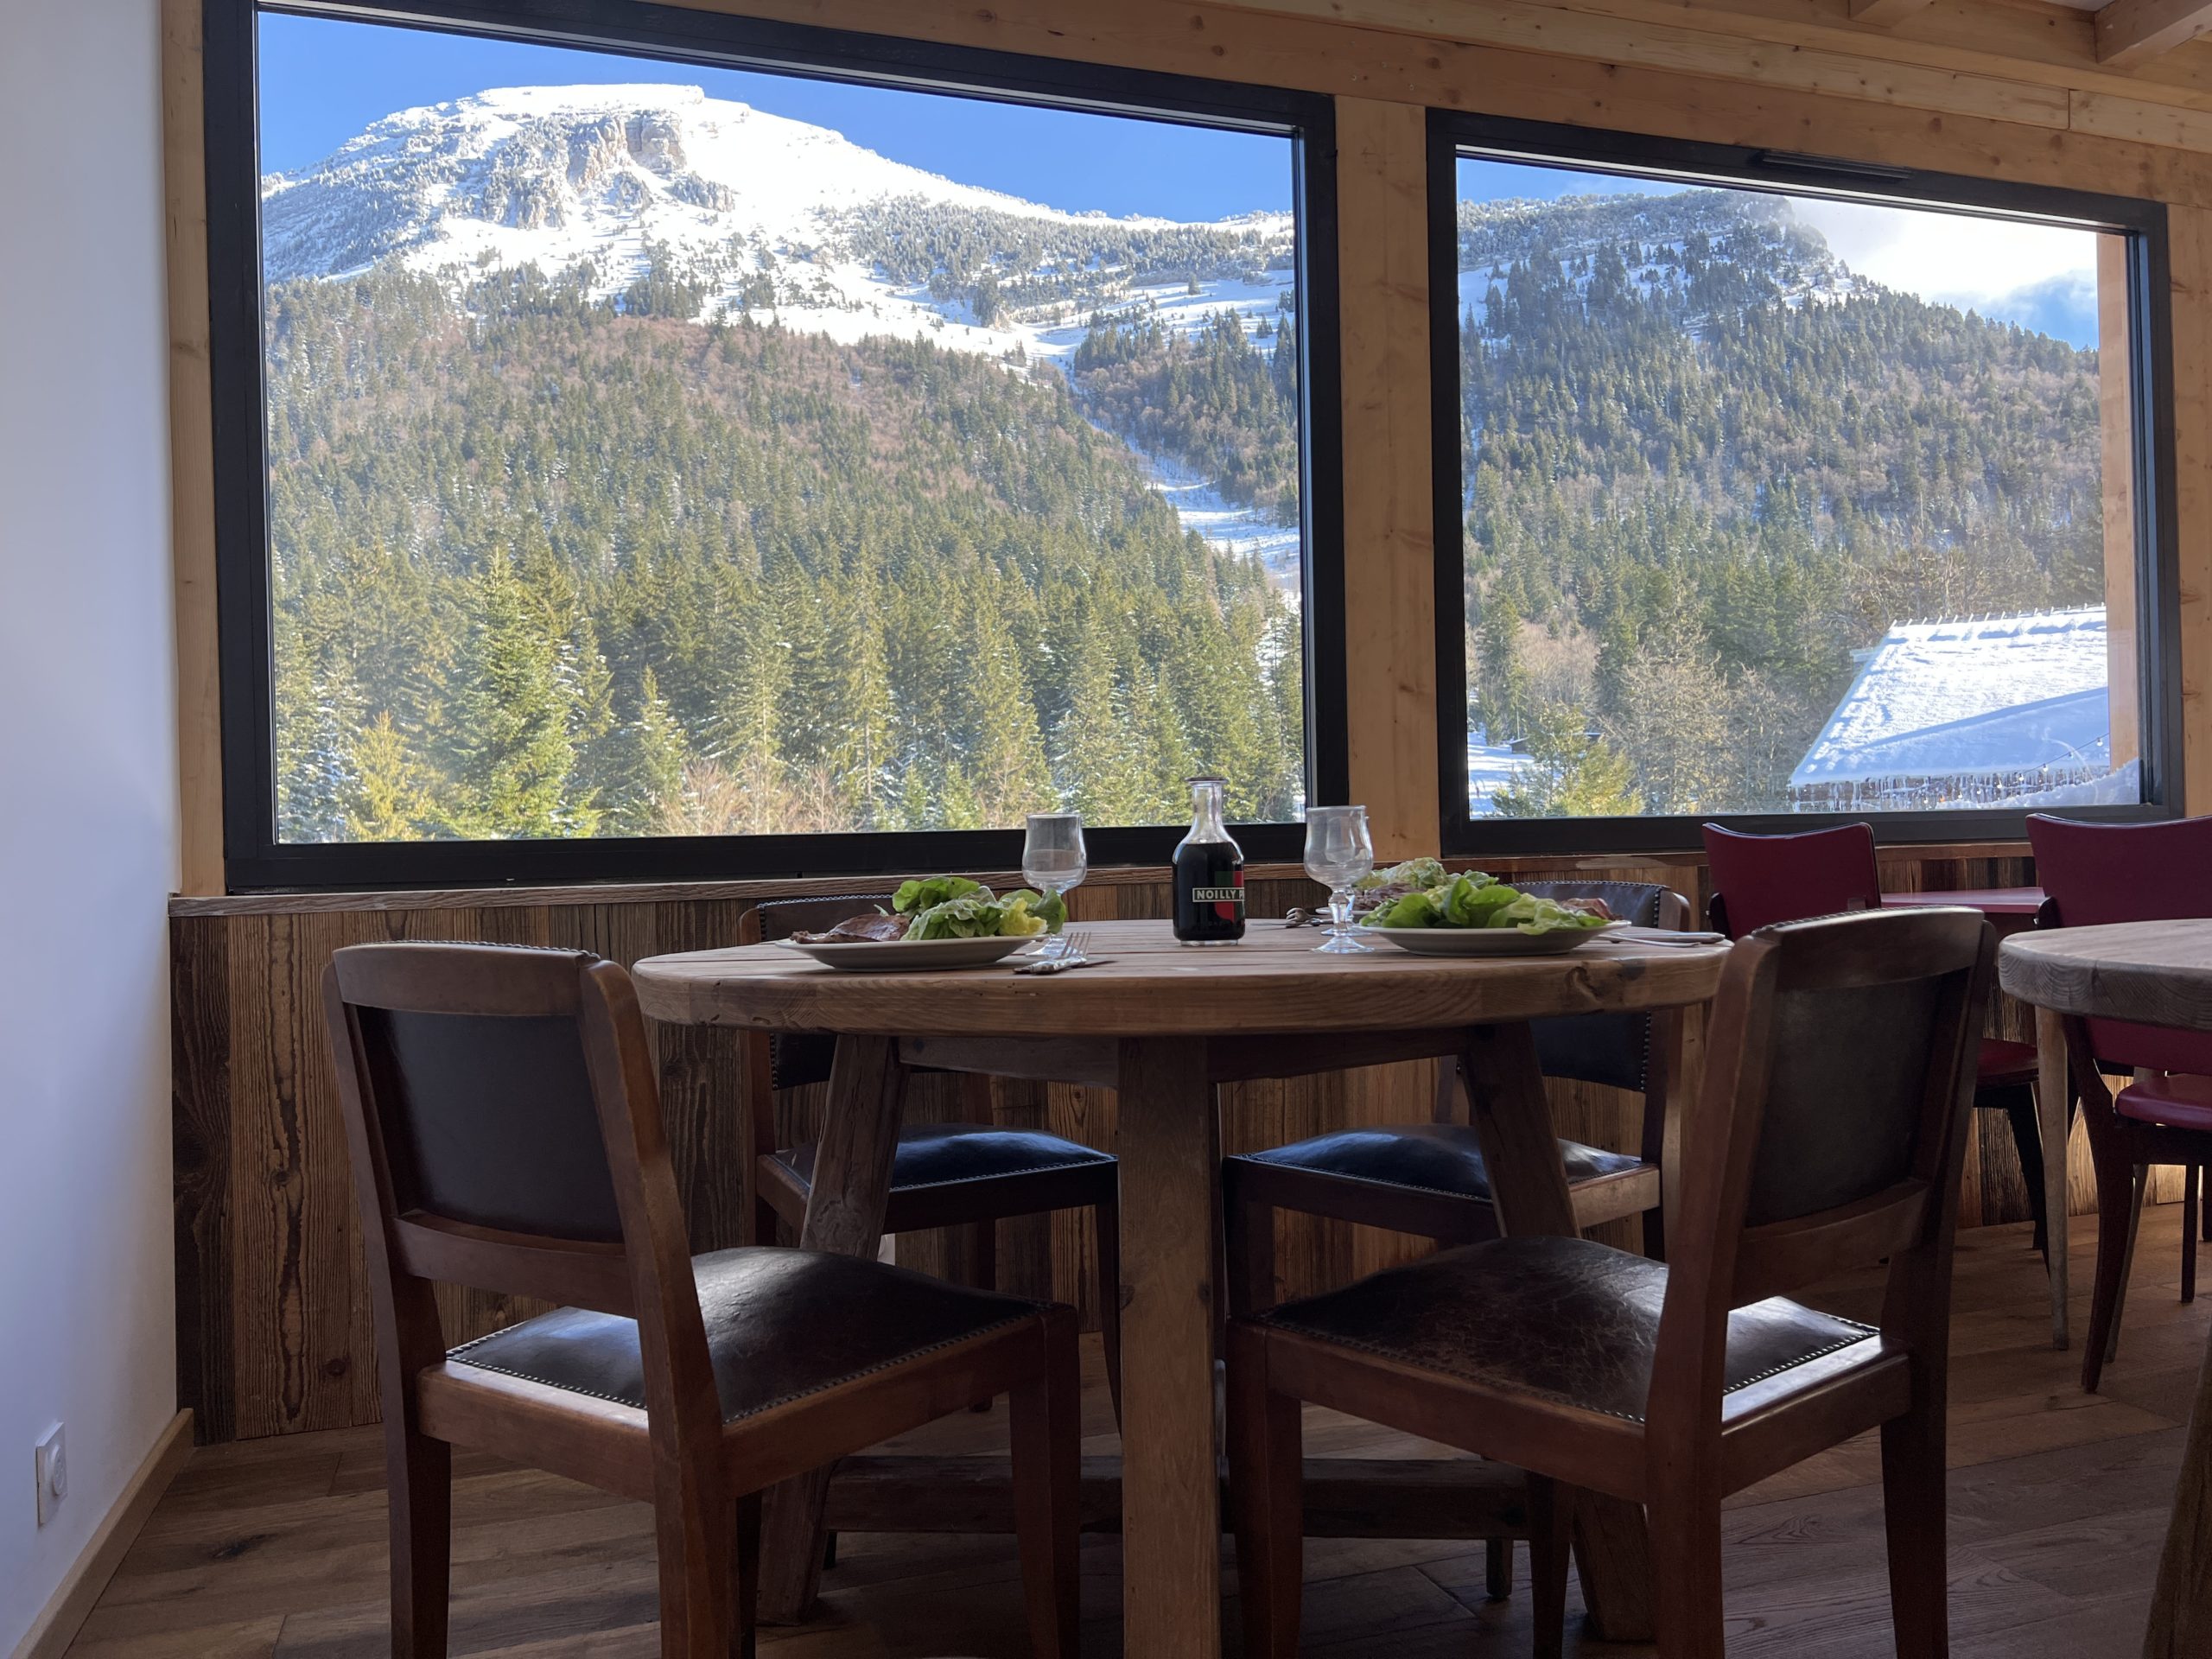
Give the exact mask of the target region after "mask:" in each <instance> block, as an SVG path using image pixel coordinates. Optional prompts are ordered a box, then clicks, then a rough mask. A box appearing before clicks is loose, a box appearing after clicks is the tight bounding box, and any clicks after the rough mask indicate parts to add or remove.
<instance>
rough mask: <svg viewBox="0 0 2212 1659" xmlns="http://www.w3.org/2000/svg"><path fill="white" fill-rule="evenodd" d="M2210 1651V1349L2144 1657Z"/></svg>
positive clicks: (2180, 1657)
mask: <svg viewBox="0 0 2212 1659" xmlns="http://www.w3.org/2000/svg"><path fill="white" fill-rule="evenodd" d="M2207 1651H2212V1351H2208V1352H2207V1353H2206V1355H2205V1357H2204V1364H2203V1368H2202V1370H2201V1371H2200V1372H2199V1373H2198V1376H2197V1379H2196V1408H2195V1409H2194V1410H2192V1411H2191V1412H2190V1414H2189V1440H2188V1442H2187V1444H2186V1445H2185V1446H2183V1450H2182V1454H2181V1477H2180V1478H2179V1480H2178V1481H2177V1482H2176V1484H2175V1487H2174V1512H2173V1516H2172V1518H2171V1520H2170V1521H2169V1522H2167V1523H2166V1548H2165V1551H2164V1554H2161V1555H2160V1556H2159V1558H2158V1588H2157V1589H2156V1590H2154V1591H2152V1594H2151V1623H2150V1627H2149V1628H2148V1629H2147V1630H2145V1631H2144V1633H2143V1659H2193V1656H2196V1655H2197V1654H2201V1653H2204V1652H2207Z"/></svg>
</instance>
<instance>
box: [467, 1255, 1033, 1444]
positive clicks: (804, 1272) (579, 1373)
mask: <svg viewBox="0 0 2212 1659" xmlns="http://www.w3.org/2000/svg"><path fill="white" fill-rule="evenodd" d="M691 1272H692V1276H693V1278H694V1279H695V1281H696V1282H697V1284H698V1287H699V1312H700V1313H701V1315H702V1317H703V1318H704V1319H705V1320H706V1325H707V1351H708V1353H709V1357H711V1358H712V1360H713V1362H714V1368H715V1389H717V1391H718V1392H719V1393H720V1394H721V1407H722V1421H724V1422H726V1423H727V1422H734V1421H737V1420H738V1419H739V1418H741V1417H749V1416H751V1415H753V1414H754V1413H756V1412H761V1411H766V1409H767V1408H769V1407H771V1406H774V1405H780V1404H782V1403H783V1402H785V1401H787V1400H793V1399H797V1398H798V1397H799V1396H800V1395H808V1394H817V1393H819V1392H821V1390H823V1389H827V1388H830V1387H833V1386H835V1385H836V1384H837V1383H843V1382H847V1381H849V1380H850V1379H851V1378H854V1377H856V1376H861V1375H863V1374H865V1373H867V1372H869V1371H877V1370H883V1369H884V1368H885V1367H887V1366H890V1365H895V1364H898V1363H899V1362H901V1361H903V1360H910V1359H914V1358H918V1357H920V1356H921V1355H923V1354H925V1353H928V1352H929V1351H931V1350H932V1349H937V1348H942V1347H944V1345H945V1344H948V1343H954V1342H958V1341H961V1340H963V1338H969V1337H973V1336H979V1335H981V1334H982V1332H986V1331H989V1330H993V1329H995V1328H996V1327H998V1326H1001V1325H1012V1324H1014V1323H1015V1322H1017V1321H1019V1320H1021V1319H1030V1318H1033V1317H1034V1316H1035V1314H1036V1313H1037V1310H1038V1307H1039V1306H1040V1305H1039V1304H1038V1303H1036V1302H1029V1301H1023V1300H1020V1299H1019V1298H1017V1297H1013V1296H999V1295H995V1294H992V1293H991V1292H989V1291H983V1290H970V1289H969V1288H967V1287H965V1286H961V1285H952V1284H947V1283H946V1282H945V1281H944V1280H942V1279H931V1278H929V1277H927V1276H925V1274H918V1273H910V1272H908V1271H906V1269H905V1268H893V1267H886V1266H885V1265H883V1264H882V1263H881V1262H870V1261H863V1260H861V1259H860V1258H858V1257H855V1256H847V1255H823V1254H821V1253H820V1252H818V1251H814V1250H786V1249H774V1248H772V1247H770V1246H766V1245H747V1246H745V1247H743V1248H741V1249H734V1250H718V1251H716V1252H715V1253H714V1254H713V1255H702V1256H698V1257H696V1258H695V1259H694V1260H693V1262H692V1263H691ZM448 1359H449V1361H450V1362H451V1363H454V1364H456V1365H476V1366H480V1367H482V1368H483V1369H484V1370H489V1371H499V1372H501V1373H503V1374H504V1375H505V1376H519V1377H525V1378H528V1379H529V1380H530V1381H531V1382H534V1383H545V1384H547V1385H548V1386H550V1387H552V1388H556V1389H569V1390H570V1391H571V1392H573V1393H576V1394H588V1395H591V1396H593V1397H594V1399H599V1400H613V1401H615V1402H619V1403H620V1404H622V1405H626V1406H635V1407H637V1408H639V1409H640V1410H642V1409H643V1408H644V1407H645V1373H644V1370H643V1367H642V1363H641V1361H640V1359H639V1352H638V1327H637V1324H636V1322H635V1321H634V1320H631V1319H620V1318H617V1317H615V1316H614V1315H613V1314H609V1313H589V1312H587V1311H586V1310H584V1309H582V1308H577V1307H563V1308H556V1310H554V1311H553V1312H552V1313H543V1314H540V1315H539V1316H538V1317H537V1318H536V1319H525V1320H524V1321H523V1322H522V1323H521V1324H520V1325H510V1326H509V1327H508V1328H507V1329H505V1331H499V1332H493V1334H492V1335H490V1336H488V1337H480V1338H477V1340H475V1341H474V1342H472V1343H467V1344H464V1345H463V1346H461V1347H459V1348H456V1349H454V1351H453V1352H452V1353H451V1354H450V1355H449V1356H448Z"/></svg>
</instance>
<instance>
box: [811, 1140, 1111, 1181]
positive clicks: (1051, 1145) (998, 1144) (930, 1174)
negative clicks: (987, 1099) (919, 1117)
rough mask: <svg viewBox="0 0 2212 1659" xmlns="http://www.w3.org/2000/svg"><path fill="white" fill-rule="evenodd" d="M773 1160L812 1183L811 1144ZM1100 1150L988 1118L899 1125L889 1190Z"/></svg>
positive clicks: (1082, 1158) (1074, 1160) (1065, 1160)
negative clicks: (1004, 1125)
mask: <svg viewBox="0 0 2212 1659" xmlns="http://www.w3.org/2000/svg"><path fill="white" fill-rule="evenodd" d="M776 1161H777V1162H778V1163H779V1164H781V1165H783V1166H784V1167H785V1168H786V1169H788V1170H790V1171H791V1173H792V1174H793V1175H794V1176H796V1177H797V1178H798V1183H799V1185H802V1186H811V1185H813V1184H814V1148H813V1147H811V1146H804V1147H785V1148H784V1149H783V1150H782V1151H780V1152H779V1153H777V1154H776ZM1113 1161H1114V1159H1113V1155H1112V1154H1110V1153H1103V1152H1099V1151H1097V1150H1096V1149H1094V1148H1092V1147H1086V1146H1083V1145H1080V1144H1078V1143H1077V1142H1076V1141H1063V1140H1062V1139H1060V1137H1059V1136H1058V1135H1046V1134H1045V1133H1043V1132H1042V1131H1041V1130H1038V1129H1007V1128H997V1127H996V1126H995V1125H992V1124H989V1123H915V1124H912V1125H909V1126H908V1127H907V1128H902V1129H900V1130H899V1150H898V1152H897V1153H896V1154H894V1155H893V1158H892V1160H891V1190H892V1191H893V1192H909V1191H912V1189H914V1188H916V1187H924V1186H951V1185H955V1184H956V1183H958V1182H961V1181H991V1180H997V1179H1000V1178H1001V1177H1002V1176H1007V1175H1030V1174H1034V1173H1038V1172H1039V1171H1043V1170H1048V1169H1075V1168H1078V1167H1080V1166H1084V1165H1086V1164H1110V1163H1112V1162H1113Z"/></svg>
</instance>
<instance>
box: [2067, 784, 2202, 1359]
mask: <svg viewBox="0 0 2212 1659" xmlns="http://www.w3.org/2000/svg"><path fill="white" fill-rule="evenodd" d="M2028 840H2029V842H2030V844H2031V845H2032V846H2033V847H2034V849H2035V854H2036V879H2037V881H2039V882H2040V883H2042V886H2043V890H2044V894H2045V900H2044V908H2043V913H2042V914H2041V915H2039V916H2037V918H2036V925H2037V926H2038V927H2099V926H2103V925H2107V924H2108V923H2113V922H2164V921H2172V920H2175V919H2177V918H2183V917H2212V818H2183V819H2182V820H2180V821H2179V822H2178V823H2125V824H2119V823H2072V822H2069V820H2067V819H2065V818H2050V817H2040V816H2038V817H2031V818H2030V819H2029V820H2028ZM2066 1046H2067V1053H2068V1062H2069V1066H2070V1068H2071V1070H2072V1074H2073V1078H2074V1086H2075V1090H2076V1091H2077V1092H2078V1093H2079V1094H2080V1095H2081V1096H2082V1101H2083V1102H2084V1104H2083V1106H2082V1115H2083V1117H2084V1118H2085V1120H2086V1121H2087V1123H2088V1131H2089V1155H2090V1157H2091V1159H2092V1160H2094V1163H2095V1165H2096V1170H2097V1283H2096V1290H2095V1293H2094V1297H2093V1299H2092V1300H2091V1302H2090V1305H2089V1335H2088V1343H2087V1344H2086V1346H2085V1347H2084V1348H2083V1350H2082V1387H2083V1388H2085V1389H2091V1390H2094V1389H2095V1388H2096V1386H2097V1380H2098V1377H2099V1375H2100V1374H2101V1372H2102V1370H2103V1369H2104V1363H2105V1362H2106V1361H2107V1359H2109V1358H2111V1357H2112V1356H2113V1352H2114V1351H2116V1350H2117V1349H2118V1346H2119V1339H2120V1306H2121V1303H2122V1301H2123V1300H2125V1298H2126V1294H2127V1267H2128V1262H2129V1259H2130V1258H2131V1257H2132V1256H2133V1254H2134V1248H2135V1222H2136V1218H2137V1217H2138V1216H2139V1215H2140V1214H2141V1212H2142V1207H2143V1193H2144V1190H2145V1177H2146V1175H2147V1174H2148V1173H2149V1170H2150V1166H2152V1165H2153V1164H2180V1165H2182V1166H2183V1167H2184V1168H2186V1169H2187V1170H2188V1172H2189V1180H2188V1185H2187V1187H2186V1188H2185V1189H2184V1193H2183V1209H2182V1268H2181V1274H2182V1277H2181V1294H2182V1300H2183V1301H2189V1300H2192V1299H2193V1298H2194V1297H2195V1296H2196V1234H2197V1210H2198V1198H2199V1195H2200V1183H2201V1180H2202V1169H2203V1167H2204V1166H2205V1165H2207V1164H2212V1037H2208V1036H2205V1035H2203V1034H2202V1033H2190V1032H2181V1031H2173V1030H2170V1029H2167V1028H2165V1027H2159V1026H2133V1025H2129V1024H2127V1023H2126V1022H2125V1021H2124V1020H2068V1021H2067V1022H2066ZM2107 1071H2133V1072H2134V1073H2135V1081H2134V1082H2133V1083H2131V1084H2128V1085H2127V1086H2126V1087H2125V1088H2123V1089H2122V1090H2120V1092H2119V1094H2118V1096H2114V1095H2113V1091H2112V1090H2111V1089H2110V1087H2109V1086H2108V1085H2107V1084H2106V1082H2105V1079H2104V1073H2106V1072H2107Z"/></svg>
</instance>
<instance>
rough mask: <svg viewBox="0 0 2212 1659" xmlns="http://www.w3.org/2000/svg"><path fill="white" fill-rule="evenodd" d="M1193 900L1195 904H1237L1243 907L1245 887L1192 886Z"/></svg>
mask: <svg viewBox="0 0 2212 1659" xmlns="http://www.w3.org/2000/svg"><path fill="white" fill-rule="evenodd" d="M1191 902H1192V904H1194V905H1236V906H1239V907H1240V908H1241V907H1242V906H1243V903H1244V889H1243V888H1242V887H1192V889H1191Z"/></svg>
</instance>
